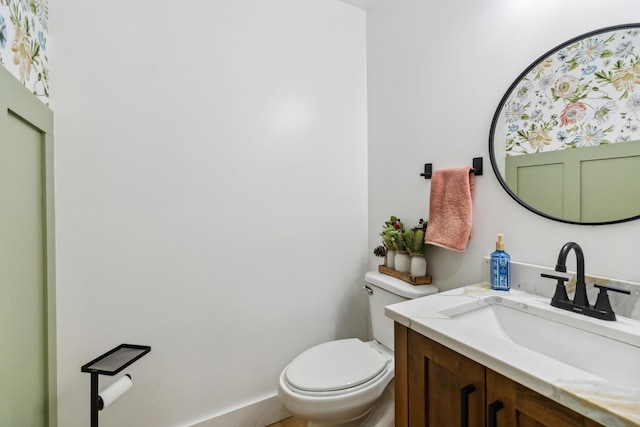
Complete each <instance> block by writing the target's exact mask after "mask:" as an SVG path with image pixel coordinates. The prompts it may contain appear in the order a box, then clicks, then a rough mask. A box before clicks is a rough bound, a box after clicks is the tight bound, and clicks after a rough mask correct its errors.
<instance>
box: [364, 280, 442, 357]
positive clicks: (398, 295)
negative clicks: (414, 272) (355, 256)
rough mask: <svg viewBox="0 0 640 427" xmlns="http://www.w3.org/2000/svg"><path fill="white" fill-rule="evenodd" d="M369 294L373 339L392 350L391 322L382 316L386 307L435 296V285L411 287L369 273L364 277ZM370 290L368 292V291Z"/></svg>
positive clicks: (436, 289) (404, 283) (400, 281)
mask: <svg viewBox="0 0 640 427" xmlns="http://www.w3.org/2000/svg"><path fill="white" fill-rule="evenodd" d="M364 279H365V281H366V282H367V285H366V286H367V287H365V289H367V291H368V292H369V315H370V320H371V331H372V333H373V339H374V340H376V341H378V342H379V343H380V344H382V345H384V346H385V347H387V348H388V349H390V350H393V320H391V319H390V318H388V317H386V316H385V315H384V308H385V307H386V306H387V305H390V304H395V303H398V302H402V301H407V300H410V299H414V298H420V297H423V296H427V295H431V294H435V293H437V292H438V288H437V287H436V286H435V285H411V284H409V283H406V282H403V281H402V280H399V279H396V278H395V277H391V276H388V275H386V274H382V273H379V272H377V271H370V272H368V273H367V274H365V276H364ZM369 289H370V291H369Z"/></svg>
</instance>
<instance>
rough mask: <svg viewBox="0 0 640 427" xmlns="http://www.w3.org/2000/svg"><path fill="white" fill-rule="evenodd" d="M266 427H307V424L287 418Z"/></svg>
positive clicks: (297, 419) (296, 419)
mask: <svg viewBox="0 0 640 427" xmlns="http://www.w3.org/2000/svg"><path fill="white" fill-rule="evenodd" d="M267 427H307V422H306V421H302V420H301V419H299V418H294V417H291V418H287V419H284V420H282V421H279V422H277V423H275V424H269V425H268V426H267Z"/></svg>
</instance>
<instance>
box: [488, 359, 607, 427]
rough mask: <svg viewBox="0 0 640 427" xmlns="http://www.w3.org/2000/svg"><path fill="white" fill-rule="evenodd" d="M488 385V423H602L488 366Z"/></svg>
mask: <svg viewBox="0 0 640 427" xmlns="http://www.w3.org/2000/svg"><path fill="white" fill-rule="evenodd" d="M486 386H487V426H489V427H557V426H563V427H597V426H600V424H598V423H596V422H594V421H591V420H590V419H588V418H585V417H584V416H582V415H580V414H578V413H577V412H574V411H572V410H571V409H568V408H566V407H564V406H562V405H560V404H558V403H556V402H554V401H553V400H551V399H549V398H547V397H545V396H543V395H541V394H539V393H536V392H535V391H533V390H530V389H528V388H526V387H524V386H522V385H520V384H518V383H516V382H514V381H512V380H510V379H508V378H506V377H504V376H502V375H500V374H498V373H497V372H494V371H492V370H491V369H488V368H487V369H486ZM492 405H493V406H492Z"/></svg>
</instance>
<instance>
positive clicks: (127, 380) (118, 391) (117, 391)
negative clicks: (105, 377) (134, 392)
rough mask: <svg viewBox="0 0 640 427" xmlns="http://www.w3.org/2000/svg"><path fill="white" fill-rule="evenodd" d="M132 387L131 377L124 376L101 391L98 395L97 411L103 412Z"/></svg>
mask: <svg viewBox="0 0 640 427" xmlns="http://www.w3.org/2000/svg"><path fill="white" fill-rule="evenodd" d="M132 386H133V382H132V381H131V375H129V374H126V375H125V376H124V377H122V378H120V379H119V380H118V381H116V382H115V383H113V384H111V385H110V386H109V387H107V388H106V389H104V390H102V391H101V392H100V394H99V395H98V410H103V409H104V408H106V407H107V406H109V405H111V404H112V403H113V401H114V400H116V399H117V398H119V397H120V396H122V395H123V394H124V393H125V392H126V391H127V390H129V389H130V388H131V387H132Z"/></svg>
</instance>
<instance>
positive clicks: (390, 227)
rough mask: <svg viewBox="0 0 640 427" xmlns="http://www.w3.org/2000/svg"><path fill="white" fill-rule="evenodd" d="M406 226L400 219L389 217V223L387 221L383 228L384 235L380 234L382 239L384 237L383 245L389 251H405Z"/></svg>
mask: <svg viewBox="0 0 640 427" xmlns="http://www.w3.org/2000/svg"><path fill="white" fill-rule="evenodd" d="M403 232H404V225H403V224H402V222H401V221H400V218H397V217H395V216H391V217H389V221H385V223H384V225H383V226H382V233H380V237H382V244H383V245H384V246H385V248H387V249H395V250H397V251H404V250H405V245H404V238H403Z"/></svg>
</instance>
